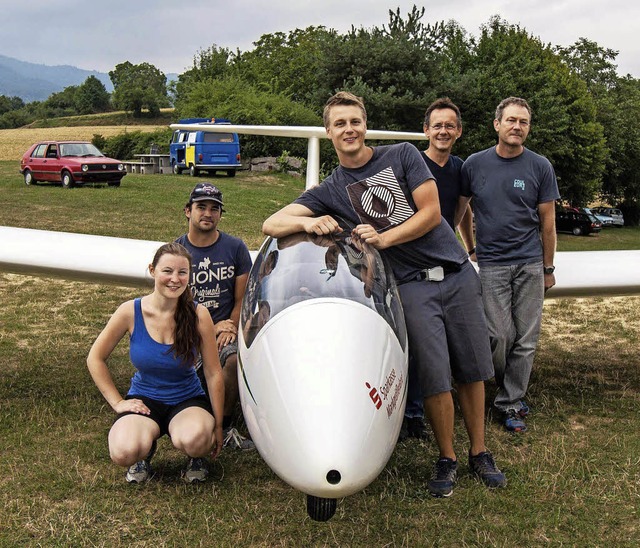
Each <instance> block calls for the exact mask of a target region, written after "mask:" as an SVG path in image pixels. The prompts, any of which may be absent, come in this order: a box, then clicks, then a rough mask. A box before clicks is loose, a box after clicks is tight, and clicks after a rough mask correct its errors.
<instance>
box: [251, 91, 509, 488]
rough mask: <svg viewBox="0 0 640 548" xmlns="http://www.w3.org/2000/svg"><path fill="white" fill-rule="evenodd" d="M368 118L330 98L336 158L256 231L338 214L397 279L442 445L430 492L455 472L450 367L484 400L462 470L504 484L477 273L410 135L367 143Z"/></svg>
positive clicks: (316, 229)
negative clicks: (488, 421) (487, 397)
mask: <svg viewBox="0 0 640 548" xmlns="http://www.w3.org/2000/svg"><path fill="white" fill-rule="evenodd" d="M366 119H367V114H366V110H365V107H364V104H363V103H362V100H361V99H360V98H359V97H356V96H355V95H352V94H351V93H347V92H339V93H337V94H336V95H334V96H333V97H331V98H330V99H329V101H328V102H327V104H326V105H325V110H324V125H325V128H326V131H327V135H328V136H329V138H330V139H331V141H332V143H333V146H334V148H335V150H336V153H337V155H338V160H339V161H340V166H339V167H337V168H336V169H335V170H334V172H333V173H332V174H331V175H330V176H329V177H328V178H327V179H325V180H324V181H323V182H322V183H321V184H320V185H319V186H316V187H314V188H312V189H310V190H308V191H306V192H305V193H304V194H302V195H301V196H300V197H299V198H298V199H297V200H296V201H295V202H294V203H293V204H290V205H288V206H286V207H284V208H283V209H281V210H280V211H278V212H276V213H274V214H273V215H272V216H271V217H269V218H268V219H267V220H266V221H265V222H264V224H263V231H264V232H265V233H266V234H268V235H270V236H274V237H276V238H280V237H284V236H287V235H289V234H294V233H297V232H307V233H308V234H317V235H322V234H331V233H335V232H340V231H341V230H342V228H341V227H340V226H339V224H338V222H337V221H336V219H335V218H336V217H342V218H343V219H346V220H347V221H349V222H350V223H351V224H352V225H354V226H355V228H354V229H353V231H354V233H355V234H356V235H357V236H358V237H359V238H361V239H362V240H364V241H365V242H367V243H368V244H369V245H372V246H373V247H375V248H377V249H378V250H380V252H381V253H382V254H383V255H385V256H386V258H387V259H388V262H389V264H390V265H391V268H392V269H393V273H394V276H395V278H396V281H397V283H398V289H399V293H400V298H401V300H402V305H403V308H404V313H405V321H406V325H407V333H408V335H409V346H410V351H411V353H412V354H413V356H414V358H415V360H416V364H417V377H418V382H419V383H420V393H421V394H423V395H424V396H425V400H424V401H425V409H426V410H427V413H428V415H429V419H430V422H431V427H432V429H433V432H434V437H435V439H436V442H437V443H438V447H439V450H440V458H439V459H438V460H437V461H436V463H435V466H434V469H433V474H432V476H431V479H430V480H429V483H428V488H429V490H430V492H431V493H432V494H433V495H434V496H439V497H442V496H444V497H447V496H449V495H451V494H452V492H453V486H454V483H455V480H456V476H457V458H456V454H455V451H454V448H453V398H452V396H451V390H452V385H451V377H452V376H453V378H454V379H455V381H456V383H457V384H460V383H463V384H467V385H469V388H470V390H471V391H482V397H481V398H480V401H481V402H482V403H481V405H480V407H479V408H478V409H477V410H475V412H474V413H470V417H473V420H472V421H471V422H470V423H469V424H466V427H467V432H468V434H469V438H470V449H469V467H470V470H471V472H472V473H473V474H474V475H475V476H477V477H479V478H480V479H481V480H482V481H483V482H484V483H485V484H486V485H487V486H488V487H491V488H495V487H503V486H505V485H506V478H505V476H504V474H503V473H502V472H501V471H500V470H499V469H498V467H497V466H496V464H495V462H494V460H493V456H492V455H491V453H490V452H489V451H487V449H486V447H485V443H484V381H485V380H487V379H489V378H491V377H493V366H492V363H491V349H490V346H489V335H488V332H487V327H486V321H485V318H484V311H483V309H482V300H481V295H480V280H479V279H478V275H477V273H476V271H475V269H474V268H473V266H472V265H471V263H470V262H469V260H468V255H467V253H466V251H465V250H464V249H463V248H462V246H461V245H460V244H459V243H458V240H457V238H456V236H455V234H454V232H453V230H452V229H451V227H450V226H449V225H448V224H447V223H446V221H443V220H442V217H441V215H440V204H439V202H438V191H437V188H436V184H435V182H434V179H433V176H432V174H431V172H430V171H429V169H428V168H427V166H426V164H425V162H424V161H423V160H422V158H421V157H420V152H419V151H418V150H417V149H416V148H415V147H414V146H413V145H410V144H408V143H401V144H398V145H390V146H379V147H375V148H372V147H369V146H366V145H365V134H366V131H367V124H366ZM461 310H464V314H461V313H460V311H461ZM354 329H358V326H354ZM475 401H478V398H475Z"/></svg>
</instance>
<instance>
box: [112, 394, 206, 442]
mask: <svg viewBox="0 0 640 548" xmlns="http://www.w3.org/2000/svg"><path fill="white" fill-rule="evenodd" d="M124 399H125V400H133V399H137V400H142V401H143V402H144V404H145V405H146V406H147V407H148V408H149V411H151V414H150V415H140V416H142V417H148V418H150V419H151V420H153V421H155V422H156V424H157V425H158V426H159V427H160V435H161V436H163V435H164V434H168V433H169V423H170V422H171V419H173V417H175V416H176V415H177V414H178V413H180V411H184V410H185V409H187V408H188V407H200V408H201V409H204V410H205V411H208V412H209V413H211V415H212V416H213V412H212V410H211V402H210V401H209V398H207V397H206V396H196V397H195V398H189V399H188V400H184V401H181V402H180V403H178V404H176V405H168V404H166V403H163V402H161V401H158V400H153V399H151V398H147V397H146V396H136V395H135V394H133V395H127V396H126V397H125V398H124ZM126 415H139V413H134V412H133V411H126V412H125V413H119V414H118V416H117V417H116V419H115V420H114V421H113V422H116V421H117V420H118V419H120V418H121V417H124V416H126Z"/></svg>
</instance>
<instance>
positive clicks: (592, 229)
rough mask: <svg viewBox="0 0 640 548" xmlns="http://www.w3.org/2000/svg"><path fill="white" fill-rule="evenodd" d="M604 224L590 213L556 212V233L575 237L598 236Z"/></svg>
mask: <svg viewBox="0 0 640 548" xmlns="http://www.w3.org/2000/svg"><path fill="white" fill-rule="evenodd" d="M601 230H602V223H601V222H600V221H598V219H596V218H595V217H594V216H593V215H591V214H589V213H581V212H578V211H556V232H570V233H571V234H573V235H575V236H581V235H582V236H588V235H589V234H597V233H598V232H600V231H601Z"/></svg>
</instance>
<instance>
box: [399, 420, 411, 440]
mask: <svg viewBox="0 0 640 548" xmlns="http://www.w3.org/2000/svg"><path fill="white" fill-rule="evenodd" d="M408 439H409V419H408V418H407V417H404V418H403V419H402V426H401V427H400V433H399V434H398V442H399V443H401V442H403V441H407V440H408Z"/></svg>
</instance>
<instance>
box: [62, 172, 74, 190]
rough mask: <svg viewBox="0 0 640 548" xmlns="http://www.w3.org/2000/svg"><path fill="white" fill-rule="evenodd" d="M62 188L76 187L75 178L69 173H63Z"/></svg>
mask: <svg viewBox="0 0 640 548" xmlns="http://www.w3.org/2000/svg"><path fill="white" fill-rule="evenodd" d="M62 187H63V188H73V187H74V182H73V176H72V175H71V173H69V172H68V171H63V172H62Z"/></svg>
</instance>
